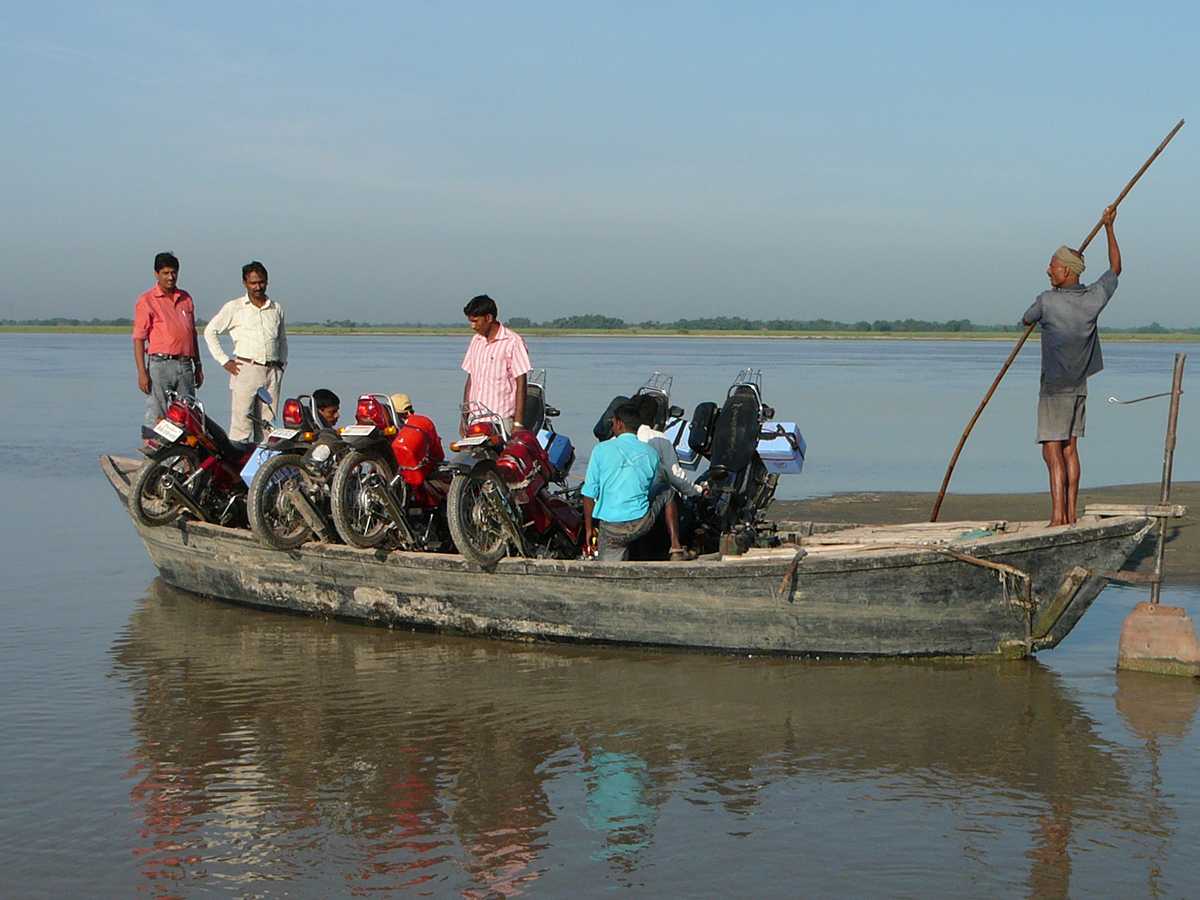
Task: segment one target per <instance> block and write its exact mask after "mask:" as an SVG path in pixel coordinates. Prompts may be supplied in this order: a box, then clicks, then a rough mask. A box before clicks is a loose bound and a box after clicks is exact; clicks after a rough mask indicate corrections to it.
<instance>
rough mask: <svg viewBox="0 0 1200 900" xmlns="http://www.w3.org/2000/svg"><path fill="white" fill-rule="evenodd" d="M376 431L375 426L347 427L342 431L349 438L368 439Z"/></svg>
mask: <svg viewBox="0 0 1200 900" xmlns="http://www.w3.org/2000/svg"><path fill="white" fill-rule="evenodd" d="M374 430H375V426H374V425H347V426H346V427H345V428H343V429H342V434H344V435H346V436H348V437H366V436H367V435H368V434H370V433H371V432H373V431H374Z"/></svg>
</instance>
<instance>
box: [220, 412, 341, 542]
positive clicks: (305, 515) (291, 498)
mask: <svg viewBox="0 0 1200 900" xmlns="http://www.w3.org/2000/svg"><path fill="white" fill-rule="evenodd" d="M283 426H284V427H283V428H275V429H272V431H271V432H270V434H268V435H267V439H266V441H264V443H263V444H262V446H260V447H259V448H258V449H257V450H256V451H255V452H254V454H253V455H252V456H251V458H250V461H249V462H248V463H247V465H246V467H245V468H243V469H242V478H243V480H245V481H248V482H249V492H248V493H247V496H246V514H247V518H249V520H250V530H251V531H253V532H254V535H255V537H257V538H258V539H259V541H261V542H262V543H263V544H265V545H266V546H268V547H273V548H275V549H276V550H293V549H295V548H296V547H299V546H300V545H301V544H303V543H305V542H306V541H308V540H311V539H312V538H313V537H314V536H315V537H316V538H317V539H318V540H321V541H327V542H331V541H333V540H335V539H336V536H337V531H336V526H335V525H334V522H333V514H332V510H331V504H330V481H331V480H332V477H333V472H334V467H335V465H336V463H337V461H338V460H339V459H340V458H341V457H342V456H344V455H345V453H346V452H347V450H348V446H347V445H346V443H345V442H344V441H343V440H342V439H341V436H340V434H339V433H338V432H337V430H336V429H333V428H330V427H328V426H324V425H323V424H322V423H320V422H319V418H318V416H317V412H316V408H315V407H314V405H313V399H312V397H311V396H310V395H308V394H302V395H300V396H299V397H293V398H290V399H288V400H287V401H285V402H284V404H283Z"/></svg>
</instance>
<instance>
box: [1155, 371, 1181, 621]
mask: <svg viewBox="0 0 1200 900" xmlns="http://www.w3.org/2000/svg"><path fill="white" fill-rule="evenodd" d="M1186 362H1187V354H1186V353H1176V354H1175V370H1174V372H1173V373H1172V376H1171V408H1170V410H1169V411H1168V412H1167V438H1166V441H1164V443H1163V471H1162V490H1161V492H1160V494H1159V498H1158V502H1159V503H1160V504H1163V505H1165V504H1166V503H1167V502H1169V501H1170V499H1171V469H1172V467H1173V466H1174V464H1175V435H1176V433H1177V431H1178V426H1179V397H1180V395H1182V394H1183V364H1184V363H1186ZM1166 545H1167V520H1166V517H1165V516H1164V517H1160V518H1159V520H1158V549H1157V550H1156V551H1155V553H1154V581H1153V582H1151V585H1150V602H1151V603H1155V604H1156V603H1158V601H1159V597H1160V596H1161V595H1162V573H1163V552H1164V551H1165V550H1166Z"/></svg>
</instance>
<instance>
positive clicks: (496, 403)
mask: <svg viewBox="0 0 1200 900" xmlns="http://www.w3.org/2000/svg"><path fill="white" fill-rule="evenodd" d="M463 314H464V315H465V316H466V317H467V320H468V321H469V322H470V323H471V330H472V331H473V332H475V335H474V336H473V337H472V338H471V343H469V344H468V345H467V355H466V356H465V357H463V361H462V369H463V371H464V372H466V373H467V381H466V384H464V385H463V402H462V416H461V417H460V418H459V423H458V432H459V434H460V435H465V434H466V433H467V420H468V418H469V417H470V415H471V406H472V404H478V405H479V406H482V407H485V408H487V410H488V411H490V412H493V413H495V414H496V415H498V416H500V417H501V418H503V419H504V425H505V428H506V429H508V430H509V431H511V430H512V429H513V428H524V427H525V425H524V422H523V421H522V416H524V414H525V389H526V382H527V379H528V377H529V372H530V369H531V368H532V366H531V364H530V362H529V350H528V349H527V348H526V347H525V339H524V338H523V337H521V336H520V335H519V334H517V333H516V332H515V331H513V330H512V329H511V328H508V327H506V326H504V325H501V324H500V320H499V318H498V317H499V315H500V311H499V309H497V307H496V301H495V300H493V299H492V298H491V297H489V296H488V295H487V294H480V295H479V296H478V297H472V298H471V299H470V300H469V301H468V302H467V305H466V306H464V307H463Z"/></svg>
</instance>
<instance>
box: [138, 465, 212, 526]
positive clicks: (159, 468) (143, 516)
mask: <svg viewBox="0 0 1200 900" xmlns="http://www.w3.org/2000/svg"><path fill="white" fill-rule="evenodd" d="M199 467H200V461H199V458H198V455H197V454H196V452H195V451H194V450H191V449H189V448H182V447H180V448H175V447H172V448H170V449H168V450H165V451H160V453H159V454H158V455H157V456H156V457H154V458H152V459H149V460H147V461H146V462H145V463H144V464H143V465H142V467H141V468H140V469H138V471H137V474H136V475H134V477H133V482H132V483H131V484H130V486H129V508H130V511H131V512H132V513H133V517H134V518H135V519H137V521H138V522H140V523H141V524H142V525H146V526H148V527H151V528H156V527H158V526H160V525H167V524H169V523H171V522H174V521H175V519H176V518H178V517H179V514H180V513H181V512H182V511H183V508H182V507H181V506H180V505H179V504H178V503H176V502H175V501H174V500H172V499H171V498H170V497H168V496H167V492H166V489H165V488H164V486H163V479H164V478H166V477H167V476H168V475H169V476H171V477H172V478H174V479H175V480H176V481H179V482H183V481H187V480H188V479H189V478H191V477H192V475H194V474H195V473H196V470H197V469H198V468H199Z"/></svg>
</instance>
